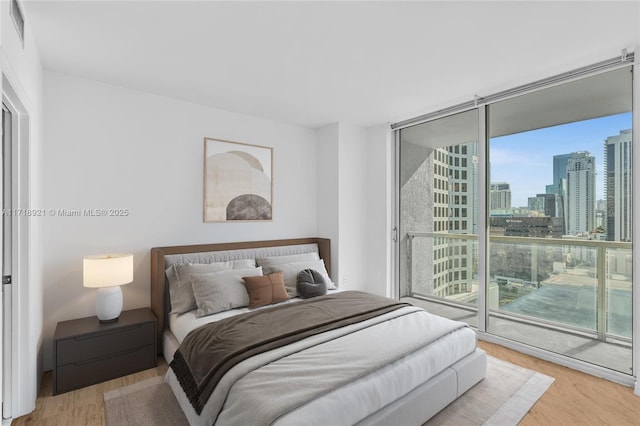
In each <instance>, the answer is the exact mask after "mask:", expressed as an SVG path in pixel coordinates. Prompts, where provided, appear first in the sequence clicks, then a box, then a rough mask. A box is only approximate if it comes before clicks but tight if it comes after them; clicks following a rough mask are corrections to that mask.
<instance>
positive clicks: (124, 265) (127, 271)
mask: <svg viewBox="0 0 640 426" xmlns="http://www.w3.org/2000/svg"><path fill="white" fill-rule="evenodd" d="M82 275H83V279H82V283H83V285H84V286H85V287H92V288H100V287H112V286H116V285H123V284H129V283H130V282H131V281H133V254H130V253H118V254H100V255H96V256H86V257H85V258H84V259H83V260H82Z"/></svg>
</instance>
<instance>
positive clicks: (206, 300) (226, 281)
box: [189, 267, 262, 318]
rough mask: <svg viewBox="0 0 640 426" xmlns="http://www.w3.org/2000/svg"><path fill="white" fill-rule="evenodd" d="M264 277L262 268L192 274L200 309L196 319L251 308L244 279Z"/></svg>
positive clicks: (194, 291) (197, 311) (194, 294)
mask: <svg viewBox="0 0 640 426" xmlns="http://www.w3.org/2000/svg"><path fill="white" fill-rule="evenodd" d="M257 275H262V268H261V267H257V268H250V269H232V270H229V271H221V272H212V273H210V274H190V275H189V277H190V278H191V286H192V287H193V296H194V297H195V300H196V305H197V306H198V309H197V310H196V318H200V317H203V316H206V315H211V314H215V313H217V312H222V311H228V310H229V309H234V308H242V307H244V306H249V303H250V300H249V293H247V288H246V287H245V286H244V281H243V279H242V277H254V276H257Z"/></svg>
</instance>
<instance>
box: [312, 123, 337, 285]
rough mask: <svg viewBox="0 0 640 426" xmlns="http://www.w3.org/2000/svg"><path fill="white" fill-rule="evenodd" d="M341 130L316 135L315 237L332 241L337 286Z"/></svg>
mask: <svg viewBox="0 0 640 426" xmlns="http://www.w3.org/2000/svg"><path fill="white" fill-rule="evenodd" d="M339 132H340V128H339V124H338V123H334V124H330V125H327V126H324V127H322V128H320V129H318V130H317V133H318V151H317V152H318V153H317V160H316V164H317V170H318V236H319V237H323V238H329V239H331V270H330V271H328V272H329V275H330V276H331V279H332V280H333V281H335V282H336V284H340V281H339V278H338V277H339V270H340V259H339V256H338V248H339V247H338V241H339V238H338V237H339V230H338V224H339V215H338V206H339V199H338V196H339V191H338V189H339V187H340V177H339V173H338V164H339V158H338V157H339V149H338V145H339V142H340V136H339V135H340V133H339Z"/></svg>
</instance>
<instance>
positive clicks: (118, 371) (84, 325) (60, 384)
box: [53, 308, 157, 395]
mask: <svg viewBox="0 0 640 426" xmlns="http://www.w3.org/2000/svg"><path fill="white" fill-rule="evenodd" d="M156 345H157V341H156V317H155V316H154V315H153V313H152V312H151V310H150V309H149V308H142V309H133V310H130V311H123V312H122V313H121V314H120V318H119V319H118V321H117V322H114V323H109V324H101V323H100V322H99V321H98V318H97V317H88V318H81V319H76V320H71V321H62V322H59V323H58V325H57V327H56V332H55V334H54V336H53V394H54V395H57V394H59V393H63V392H68V391H71V390H74V389H78V388H81V387H84V386H89V385H93V384H96V383H99V382H104V381H105V380H111V379H115V378H116V377H121V376H125V375H127V374H131V373H135V372H137V371H141V370H146V369H148V368H153V367H155V366H156V364H157V351H156Z"/></svg>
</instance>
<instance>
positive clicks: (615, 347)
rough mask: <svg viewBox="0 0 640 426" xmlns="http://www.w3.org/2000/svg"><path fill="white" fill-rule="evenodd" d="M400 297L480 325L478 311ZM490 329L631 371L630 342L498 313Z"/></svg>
mask: <svg viewBox="0 0 640 426" xmlns="http://www.w3.org/2000/svg"><path fill="white" fill-rule="evenodd" d="M400 300H401V301H403V302H407V303H411V304H412V305H415V306H419V307H421V308H424V309H425V310H427V311H428V312H431V313H433V314H436V315H440V316H443V317H445V318H450V319H454V320H458V321H462V322H466V323H467V324H469V325H470V326H472V327H474V328H476V327H477V325H478V320H477V314H476V312H474V311H470V310H467V309H464V308H460V307H455V306H450V305H445V304H442V303H437V302H433V301H428V300H424V299H417V298H413V297H403V298H401V299H400ZM487 332H489V333H491V334H494V335H496V336H500V337H504V338H507V339H511V340H514V341H516V342H520V343H524V344H527V345H530V346H533V347H537V348H541V349H545V350H548V351H551V352H555V353H558V354H562V355H566V356H569V357H572V358H575V359H579V360H582V361H585V362H589V363H592V364H595V365H599V366H602V367H605V368H609V369H612V370H615V371H619V372H622V373H624V374H631V373H632V371H631V366H632V350H631V347H630V346H625V345H619V344H615V343H610V342H602V341H599V340H598V339H595V338H591V337H588V336H583V335H579V334H576V333H574V332H570V331H562V330H556V329H552V328H548V327H544V326H542V325H535V324H529V323H524V322H522V321H516V320H514V319H508V318H503V317H496V316H490V317H489V323H488V325H487Z"/></svg>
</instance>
